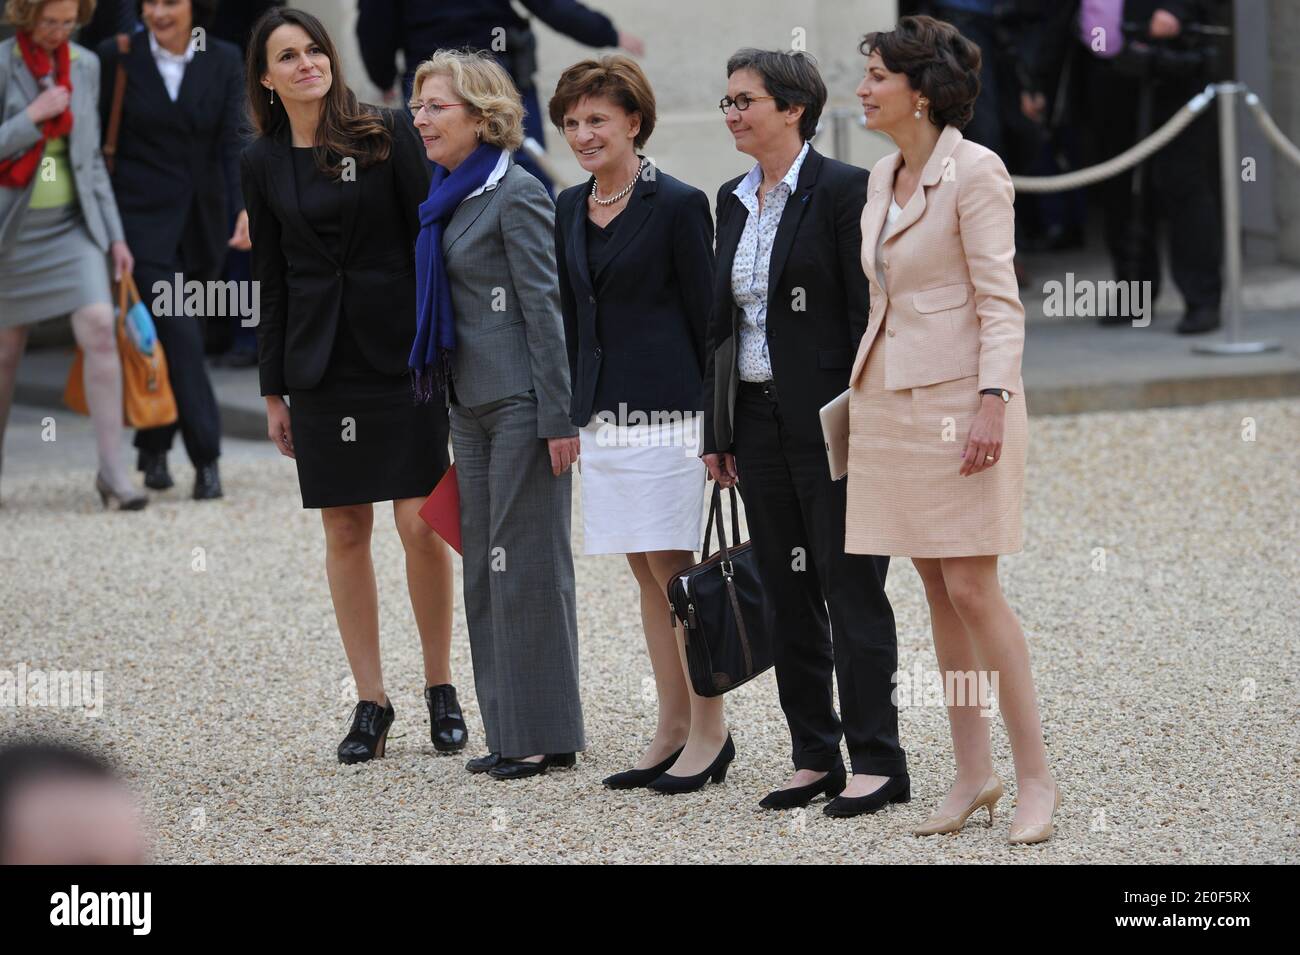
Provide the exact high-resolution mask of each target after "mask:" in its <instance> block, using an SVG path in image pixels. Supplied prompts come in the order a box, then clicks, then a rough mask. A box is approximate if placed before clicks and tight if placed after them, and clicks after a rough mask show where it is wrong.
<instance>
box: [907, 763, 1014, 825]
mask: <svg viewBox="0 0 1300 955" xmlns="http://www.w3.org/2000/svg"><path fill="white" fill-rule="evenodd" d="M1001 798H1002V780H1001V779H999V778H998V777H997V774H996V773H995V774H994V775H992V776H990V777H989V778H988V779H987V780H985V781H984V788H983V789H981V790H980V792H979V795H978V796H976V797H975V799H974V801H972V802H971V804H970V805H969V806H967V807H966V808H965V809H964V810H962V812H961V814H960V815H956V816H940V815H937V814H936V815H933V816H931V817H930V818H929V819H927V820H925V822H923V823H922V824H921V826H920V827H919V828H917V829H913V830H912V835H914V836H937V835H942V834H943V833H946V832H956V831H957V830H958V829H960V828H961V827H962V826H964V825H966V820H967V819H969V818H970V817H971V814H972V813H974V812H975V811H976V810H978V809H981V808H983V809H987V810H988V811H989V827H990V828H991V827H992V826H993V807H994V806H996V805H997V802H998V800H999V799H1001Z"/></svg>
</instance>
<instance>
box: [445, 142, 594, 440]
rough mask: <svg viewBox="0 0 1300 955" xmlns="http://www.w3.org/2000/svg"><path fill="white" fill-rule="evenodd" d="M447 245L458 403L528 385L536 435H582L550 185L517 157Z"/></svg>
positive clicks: (464, 214)
mask: <svg viewBox="0 0 1300 955" xmlns="http://www.w3.org/2000/svg"><path fill="white" fill-rule="evenodd" d="M442 251H443V256H444V260H445V262H446V266H447V276H448V278H449V279H450V281H451V300H452V308H453V309H454V310H455V312H456V352H455V359H454V362H453V365H452V381H453V382H454V388H455V392H456V400H457V402H458V403H459V404H461V405H465V406H468V407H474V406H476V405H483V404H487V403H488V402H491V401H497V400H500V399H501V398H508V397H510V396H511V395H517V394H521V393H522V392H526V391H530V390H531V391H533V392H535V393H536V396H537V436H538V437H539V438H560V437H572V436H573V435H575V434H577V433H578V429H577V428H575V427H574V426H573V424H572V423H571V422H570V421H569V403H570V399H571V392H570V390H569V353H568V350H567V349H566V347H565V344H564V319H563V317H562V315H561V313H560V288H559V284H558V280H557V272H556V267H555V205H554V203H553V202H551V197H550V195H548V194H547V192H546V187H544V186H543V185H542V184H541V183H540V182H539V181H538V180H537V179H536V177H534V176H533V175H532V174H530V173H528V172H526V171H525V170H523V169H521V168H520V167H519V166H517V165H515V163H514V162H513V161H511V163H510V168H509V169H507V170H506V174H505V175H504V176H503V177H502V178H501V181H500V182H499V183H497V186H496V188H494V189H490V190H488V191H487V192H485V193H483V194H482V195H478V196H474V197H472V198H470V199H466V200H465V201H464V202H463V203H461V205H460V208H458V209H457V210H456V211H455V213H453V214H452V217H451V221H450V222H448V223H447V228H446V229H445V230H444V231H443V235H442Z"/></svg>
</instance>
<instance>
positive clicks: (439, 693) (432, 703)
mask: <svg viewBox="0 0 1300 955" xmlns="http://www.w3.org/2000/svg"><path fill="white" fill-rule="evenodd" d="M424 702H425V704H426V705H427V706H428V707H429V738H430V739H431V740H432V741H433V748H434V749H436V750H437V751H438V752H440V753H459V752H460V751H461V750H462V749H464V748H465V744H466V743H467V742H469V730H468V729H467V728H466V727H465V716H464V714H463V713H461V711H460V701H459V700H458V699H456V688H455V687H454V686H452V685H451V684H450V683H440V684H439V685H438V686H426V687H425V688H424ZM488 768H489V769H490V768H491V767H488Z"/></svg>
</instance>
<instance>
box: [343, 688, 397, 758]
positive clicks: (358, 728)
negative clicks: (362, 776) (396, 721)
mask: <svg viewBox="0 0 1300 955" xmlns="http://www.w3.org/2000/svg"><path fill="white" fill-rule="evenodd" d="M395 715H396V714H395V713H394V712H393V701H392V700H389V701H388V705H387V706H380V705H379V704H378V703H376V702H375V701H374V700H361V701H360V702H358V703H357V705H356V706H355V707H353V709H352V731H351V732H350V733H348V735H347V736H345V737H343V742H341V743H339V762H340V763H364V762H366V761H368V760H371V759H373V758H375V757H376V756H383V755H384V748H385V745H386V744H387V742H388V728H389V727H390V726H392V725H393V717H394V716H395Z"/></svg>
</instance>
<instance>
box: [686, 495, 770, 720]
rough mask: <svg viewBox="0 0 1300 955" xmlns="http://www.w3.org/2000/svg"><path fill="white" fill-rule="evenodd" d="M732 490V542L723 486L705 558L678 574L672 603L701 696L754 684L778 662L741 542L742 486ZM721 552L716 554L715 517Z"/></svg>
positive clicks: (753, 566) (750, 558) (752, 564)
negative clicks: (713, 548) (725, 518)
mask: <svg viewBox="0 0 1300 955" xmlns="http://www.w3.org/2000/svg"><path fill="white" fill-rule="evenodd" d="M728 493H729V494H730V495H731V541H732V543H731V545H730V546H729V545H728V544H727V532H726V529H725V528H724V527H723V518H722V489H721V488H720V487H718V485H717V484H714V485H713V503H712V505H711V506H710V507H709V522H708V524H707V526H706V528H705V531H704V552H703V560H701V562H700V563H698V564H696V565H695V566H694V567H691V568H690V569H688V570H685V571H683V572H682V573H680V574H678V575H677V576H676V577H674V578H673V580H672V583H670V584H669V585H668V602H669V603H670V604H671V605H672V608H673V614H674V615H675V616H676V617H677V619H678V620H680V621H681V622H682V627H683V630H684V632H685V635H686V667H687V669H688V670H689V671H690V676H691V686H692V687H693V688H694V689H695V692H696V693H698V694H699V695H700V696H721V695H722V694H723V693H726V692H727V691H728V690H734V689H735V688H736V687H738V686H740V685H741V684H743V683H748V682H749V681H750V680H752V679H754V677H756V676H758V675H759V674H760V673H762V672H763V671H764V670H766V669H767V668H768V667H770V666H771V665H772V634H771V631H770V629H769V623H768V619H769V618H768V615H767V612H766V609H765V607H764V603H763V587H762V585H761V584H760V583H759V579H758V566H757V559H756V557H755V555H754V551H753V546H752V545H751V544H750V542H749V541H745V542H744V543H743V544H742V543H740V542H739V541H740V513H739V509H738V507H737V505H736V489H735V488H728ZM715 520H716V521H717V525H718V552H717V553H715V554H710V550H711V544H712V538H713V525H714V521H715Z"/></svg>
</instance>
